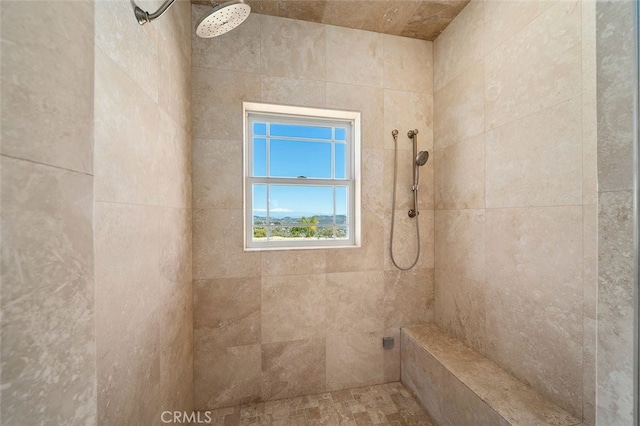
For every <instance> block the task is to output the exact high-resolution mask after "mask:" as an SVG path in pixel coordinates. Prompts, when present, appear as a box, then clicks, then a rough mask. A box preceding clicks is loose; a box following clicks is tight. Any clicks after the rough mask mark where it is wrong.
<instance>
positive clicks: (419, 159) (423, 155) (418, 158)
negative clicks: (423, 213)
mask: <svg viewBox="0 0 640 426" xmlns="http://www.w3.org/2000/svg"><path fill="white" fill-rule="evenodd" d="M417 134H418V129H414V130H409V132H408V133H407V136H409V138H410V139H411V140H412V142H413V157H412V158H413V187H412V190H413V208H412V209H411V210H409V217H411V218H415V217H416V216H417V215H418V214H419V213H418V210H417V204H418V180H419V178H420V166H424V165H425V164H426V163H427V160H428V159H429V153H428V152H427V151H420V152H418V138H417V137H416V135H417ZM391 136H393V142H394V146H395V149H394V156H393V201H392V204H391V241H390V244H389V251H390V254H391V262H392V263H393V264H394V266H395V267H396V268H398V269H400V270H402V271H408V270H409V269H411V268H413V267H414V266H416V264H417V263H418V259H419V258H420V225H419V223H418V220H416V245H417V247H418V248H417V250H416V257H415V259H414V260H413V263H411V265H410V266H408V267H403V266H400V265H398V263H397V262H396V259H395V257H394V255H393V234H394V228H395V222H396V220H395V218H396V216H395V212H396V183H397V179H398V131H397V130H393V131H392V132H391Z"/></svg>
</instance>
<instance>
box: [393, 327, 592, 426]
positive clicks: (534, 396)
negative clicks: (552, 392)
mask: <svg viewBox="0 0 640 426" xmlns="http://www.w3.org/2000/svg"><path fill="white" fill-rule="evenodd" d="M402 331H403V333H404V334H405V336H406V337H407V338H409V339H410V340H411V341H413V343H415V344H416V345H418V347H420V348H422V349H424V350H425V351H426V352H428V353H429V354H430V355H431V356H432V357H433V358H434V359H435V360H437V362H438V363H440V364H442V366H443V367H444V368H445V369H446V370H448V371H449V372H450V374H451V375H453V376H454V377H455V378H457V379H458V380H459V381H460V382H462V383H463V384H464V385H465V386H466V387H467V388H468V389H469V390H471V391H472V392H473V393H474V394H476V395H477V396H478V398H480V399H481V400H482V401H484V403H486V404H487V405H488V406H489V407H490V408H491V409H492V410H493V411H495V412H496V413H497V414H499V415H500V416H501V417H502V418H503V419H504V420H505V421H506V422H507V423H508V424H512V425H554V426H576V425H581V424H582V423H581V421H580V420H578V419H577V418H575V417H574V416H572V415H570V414H569V413H567V412H566V411H564V410H563V409H562V408H560V407H558V406H557V405H555V404H554V403H553V402H551V401H549V400H548V399H546V398H544V397H543V396H541V395H540V394H538V393H537V392H536V391H534V390H533V389H532V388H531V387H529V386H528V385H526V384H525V383H523V382H521V381H519V380H518V379H516V378H515V377H514V376H512V375H511V374H509V373H507V372H506V371H504V370H503V369H502V368H500V367H499V366H498V365H497V364H495V363H494V362H492V361H490V360H489V359H487V358H485V357H483V356H481V355H480V354H478V353H477V352H475V351H473V350H472V349H469V348H468V347H466V346H464V345H463V344H462V343H461V342H460V341H459V340H457V339H456V338H454V337H452V336H450V335H448V334H446V333H445V332H443V331H442V330H441V329H440V328H438V327H437V326H436V325H434V324H427V325H420V326H412V327H407V328H403V329H402Z"/></svg>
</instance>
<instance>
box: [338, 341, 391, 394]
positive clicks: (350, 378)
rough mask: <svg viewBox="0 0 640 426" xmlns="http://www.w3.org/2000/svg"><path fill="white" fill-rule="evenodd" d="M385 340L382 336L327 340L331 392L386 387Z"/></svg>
mask: <svg viewBox="0 0 640 426" xmlns="http://www.w3.org/2000/svg"><path fill="white" fill-rule="evenodd" d="M381 337H382V336H381V335H380V334H378V333H350V334H338V333H333V334H330V335H329V336H327V349H326V350H327V390H340V389H349V388H355V387H361V386H368V385H373V384H378V383H382V382H383V381H384V374H383V373H384V371H383V362H384V357H383V351H384V349H382V338H381Z"/></svg>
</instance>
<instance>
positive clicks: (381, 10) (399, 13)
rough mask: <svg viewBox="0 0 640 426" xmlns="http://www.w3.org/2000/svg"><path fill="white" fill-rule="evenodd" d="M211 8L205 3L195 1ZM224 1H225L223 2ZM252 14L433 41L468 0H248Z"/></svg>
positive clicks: (209, 3)
mask: <svg viewBox="0 0 640 426" xmlns="http://www.w3.org/2000/svg"><path fill="white" fill-rule="evenodd" d="M192 2H193V3H196V4H205V5H211V2H209V1H206V0H192ZM221 2H222V1H221ZM246 2H247V3H248V4H249V5H250V6H251V11H252V12H254V13H260V14H263V15H272V16H280V17H283V18H292V19H299V20H302V21H311V22H320V23H323V24H329V25H337V26H340V27H348V28H356V29H361V30H368V31H375V32H379V33H384V34H393V35H399V36H403V37H411V38H418V39H422V40H434V39H435V38H436V37H438V35H439V34H440V33H441V32H442V30H444V29H445V27H446V26H447V25H449V23H450V22H451V21H452V20H453V18H455V17H456V16H457V15H458V13H460V11H461V10H462V9H463V8H464V7H465V6H466V5H467V3H469V0H246Z"/></svg>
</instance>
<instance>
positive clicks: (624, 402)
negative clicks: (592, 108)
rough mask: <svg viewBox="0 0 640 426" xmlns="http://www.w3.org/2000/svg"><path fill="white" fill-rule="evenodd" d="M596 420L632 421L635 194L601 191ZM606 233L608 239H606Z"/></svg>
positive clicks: (616, 423) (613, 422) (612, 421)
mask: <svg viewBox="0 0 640 426" xmlns="http://www.w3.org/2000/svg"><path fill="white" fill-rule="evenodd" d="M598 233H599V235H600V237H599V239H598V258H599V260H598V317H597V320H598V325H597V327H598V330H597V335H598V342H597V347H598V352H597V362H598V364H597V374H598V376H597V384H598V396H597V398H598V399H597V407H596V416H597V423H598V424H611V425H622V424H628V422H629V421H631V419H633V392H632V389H633V386H634V385H633V374H634V372H633V369H634V367H633V364H634V362H633V346H634V343H633V341H634V334H635V331H634V325H633V323H634V321H633V316H634V312H633V309H634V308H633V305H634V303H633V291H634V290H633V287H634V284H633V276H634V271H633V263H634V262H633V196H632V192H631V191H614V192H601V193H600V199H599V213H598ZM604 236H606V238H605V237H604Z"/></svg>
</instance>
